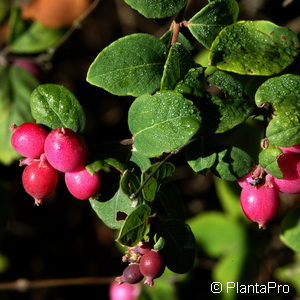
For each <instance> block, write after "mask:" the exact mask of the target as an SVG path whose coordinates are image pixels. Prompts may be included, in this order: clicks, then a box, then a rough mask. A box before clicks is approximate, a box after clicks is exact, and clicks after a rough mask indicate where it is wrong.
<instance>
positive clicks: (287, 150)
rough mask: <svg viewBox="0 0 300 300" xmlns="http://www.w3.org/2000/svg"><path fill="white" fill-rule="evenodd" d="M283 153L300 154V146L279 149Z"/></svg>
mask: <svg viewBox="0 0 300 300" xmlns="http://www.w3.org/2000/svg"><path fill="white" fill-rule="evenodd" d="M279 149H280V150H281V151H282V152H283V153H300V145H296V146H292V147H279Z"/></svg>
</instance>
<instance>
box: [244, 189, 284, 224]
mask: <svg viewBox="0 0 300 300" xmlns="http://www.w3.org/2000/svg"><path fill="white" fill-rule="evenodd" d="M240 200H241V206H242V209H243V212H244V214H245V216H246V217H247V218H248V219H250V220H251V221H253V222H257V223H258V224H259V227H264V226H265V224H266V223H267V222H268V221H269V220H271V219H272V218H274V217H275V215H276V213H277V211H278V207H279V195H278V191H277V190H275V189H274V188H270V187H267V186H259V187H254V186H251V185H249V186H246V187H244V188H243V189H242V192H241V196H240Z"/></svg>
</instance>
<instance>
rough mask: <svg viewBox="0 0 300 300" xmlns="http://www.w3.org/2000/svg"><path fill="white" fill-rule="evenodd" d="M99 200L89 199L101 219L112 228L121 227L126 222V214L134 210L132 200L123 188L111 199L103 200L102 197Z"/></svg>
mask: <svg viewBox="0 0 300 300" xmlns="http://www.w3.org/2000/svg"><path fill="white" fill-rule="evenodd" d="M99 200H100V201H99ZM99 200H97V199H93V198H90V199H89V201H90V203H91V206H92V209H93V210H94V211H95V213H96V214H97V216H98V217H99V219H101V220H102V222H103V223H105V224H106V226H108V227H109V228H111V229H120V228H121V227H122V225H123V223H124V219H125V217H124V215H125V216H127V215H129V214H130V213H131V212H132V211H133V210H134V208H133V207H132V206H131V204H132V202H131V200H130V199H129V197H128V196H127V195H126V194H125V193H124V192H123V191H122V189H121V188H119V190H118V191H117V192H116V193H115V195H114V196H113V197H112V198H111V199H110V200H108V201H101V197H100V199H99Z"/></svg>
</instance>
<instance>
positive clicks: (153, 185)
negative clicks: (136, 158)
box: [142, 177, 159, 202]
mask: <svg viewBox="0 0 300 300" xmlns="http://www.w3.org/2000/svg"><path fill="white" fill-rule="evenodd" d="M158 189H159V184H158V182H157V180H156V179H155V178H153V177H151V178H150V179H149V180H148V181H147V183H146V184H145V186H144V188H143V190H142V193H143V197H144V199H145V200H146V201H148V202H152V201H154V199H155V197H156V194H157V192H158Z"/></svg>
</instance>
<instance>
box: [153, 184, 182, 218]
mask: <svg viewBox="0 0 300 300" xmlns="http://www.w3.org/2000/svg"><path fill="white" fill-rule="evenodd" d="M158 198H159V201H160V204H161V205H162V207H163V208H164V211H165V213H166V215H167V217H168V218H169V219H177V220H181V221H184V220H185V207H184V204H183V201H182V197H181V195H180V191H179V189H178V187H177V186H176V184H174V183H169V184H166V185H162V186H161V187H160V189H159V192H158Z"/></svg>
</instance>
